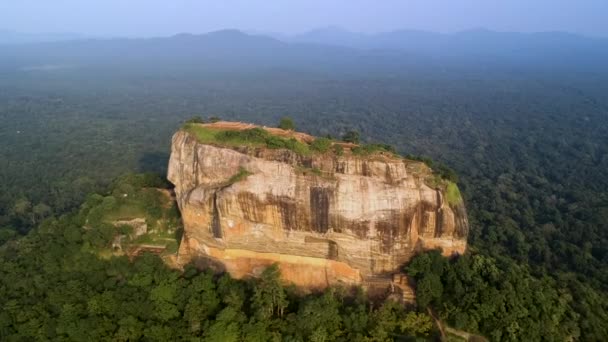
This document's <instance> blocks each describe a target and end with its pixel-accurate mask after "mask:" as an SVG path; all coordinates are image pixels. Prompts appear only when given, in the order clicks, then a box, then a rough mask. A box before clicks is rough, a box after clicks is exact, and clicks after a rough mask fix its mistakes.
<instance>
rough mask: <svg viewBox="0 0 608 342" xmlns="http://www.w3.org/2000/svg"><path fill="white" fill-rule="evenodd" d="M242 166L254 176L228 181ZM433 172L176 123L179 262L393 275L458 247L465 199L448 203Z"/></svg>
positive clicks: (246, 270) (344, 275)
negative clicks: (220, 139) (437, 251)
mask: <svg viewBox="0 0 608 342" xmlns="http://www.w3.org/2000/svg"><path fill="white" fill-rule="evenodd" d="M242 168H244V169H246V170H247V171H248V172H250V173H251V175H249V176H248V177H247V178H245V179H244V180H242V181H239V182H236V183H234V184H229V181H228V180H229V179H230V178H231V177H232V176H234V175H235V174H237V173H238V172H239V170H241V169H242ZM313 169H314V170H315V171H314V172H313V171H312V170H313ZM319 171H320V172H319ZM429 175H430V170H429V169H428V168H427V167H426V166H425V165H424V164H422V163H419V162H414V161H409V160H404V159H400V158H396V157H393V156H388V155H375V156H373V157H357V156H354V155H352V154H349V153H346V154H345V155H344V156H335V155H333V154H328V155H315V156H311V157H304V156H300V155H297V154H295V153H294V152H292V151H289V150H273V149H265V148H246V147H242V148H227V147H222V146H212V145H207V144H201V143H199V142H198V141H197V140H196V138H195V137H193V136H192V135H190V134H189V133H187V132H184V131H179V132H177V133H176V134H175V135H174V137H173V143H172V151H171V159H170V162H169V173H168V178H169V180H170V181H171V182H172V183H173V184H175V193H176V199H177V202H178V205H179V208H180V210H181V213H182V217H183V222H184V237H183V240H182V243H181V245H180V250H179V254H178V263H181V264H185V263H187V262H190V261H193V260H194V261H196V260H198V261H199V262H208V263H213V264H215V265H219V267H222V268H224V269H225V270H227V271H228V272H230V273H231V274H232V275H233V276H236V277H246V276H255V275H256V274H257V273H258V272H260V271H261V270H263V268H264V267H266V266H268V265H270V264H272V263H274V262H277V263H279V265H280V267H281V271H282V274H283V277H284V278H285V279H286V280H289V281H292V282H294V283H295V284H296V285H300V286H305V287H325V286H327V285H328V284H332V283H336V282H344V283H360V282H361V281H363V280H364V279H365V278H369V277H375V276H387V275H391V274H393V273H395V272H398V269H399V267H400V266H401V265H402V264H403V263H405V262H407V261H408V260H409V259H410V258H411V257H412V255H413V254H415V253H416V252H418V251H420V250H424V249H432V248H442V249H443V253H444V254H445V255H451V254H453V253H462V252H464V250H465V248H466V236H467V233H468V222H467V218H466V211H465V208H464V205H463V204H462V203H460V204H456V205H449V204H448V202H447V201H446V200H445V194H444V193H443V191H441V190H435V189H433V188H431V187H429V186H428V185H427V184H425V181H424V180H425V178H427V177H429Z"/></svg>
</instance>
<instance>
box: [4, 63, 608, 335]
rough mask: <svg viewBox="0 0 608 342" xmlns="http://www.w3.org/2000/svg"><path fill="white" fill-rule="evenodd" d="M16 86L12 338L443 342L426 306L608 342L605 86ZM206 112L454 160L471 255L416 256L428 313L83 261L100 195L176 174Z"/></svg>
mask: <svg viewBox="0 0 608 342" xmlns="http://www.w3.org/2000/svg"><path fill="white" fill-rule="evenodd" d="M0 89H2V91H0V122H2V124H1V125H0V242H5V241H9V240H10V242H8V243H5V244H4V246H3V247H2V249H1V258H2V259H1V260H2V262H1V264H2V265H1V267H2V280H1V285H0V293H1V294H2V296H1V297H2V305H3V308H4V309H3V310H2V313H1V317H0V337H1V338H0V339H2V340H4V339H8V340H19V338H17V335H19V336H27V337H29V338H30V339H45V338H51V339H60V338H65V339H73V340H82V339H101V338H102V336H103V337H105V338H107V339H124V340H127V339H131V340H132V339H137V338H144V339H150V340H153V339H157V340H162V339H163V336H165V337H166V336H179V337H183V338H189V337H191V336H194V337H203V338H208V339H210V340H213V338H216V339H220V340H229V337H224V336H223V335H215V334H232V335H230V336H247V337H251V336H254V335H255V334H259V335H255V336H259V337H258V339H259V340H271V339H272V338H279V336H281V337H282V338H283V339H285V340H289V339H288V338H287V336H292V337H293V340H301V339H304V340H306V339H310V340H317V341H323V340H328V341H329V340H338V339H343V340H356V339H360V340H362V339H363V338H364V337H365V336H367V337H369V338H371V339H373V338H377V339H382V338H389V339H396V338H399V337H400V336H405V335H408V336H414V335H415V336H419V337H421V338H426V337H428V336H432V334H435V333H436V331H434V330H433V329H432V328H428V329H427V330H425V331H415V330H412V328H411V320H415V321H416V320H420V321H422V322H427V321H428V317H427V316H425V314H426V311H425V309H426V308H427V307H431V308H432V309H433V310H434V311H435V312H436V313H437V315H438V316H439V317H440V318H441V319H442V320H444V321H446V322H447V323H448V324H450V325H451V326H453V327H455V328H459V329H464V330H467V331H471V332H477V333H480V334H482V335H484V336H486V337H488V338H490V339H492V340H541V339H546V340H564V339H568V338H570V337H571V338H574V339H578V340H589V341H594V340H606V339H607V338H608V325H607V324H606V322H608V299H606V298H608V287H607V286H608V285H607V284H608V227H607V224H606V222H608V178H607V177H606V170H608V99H607V98H606V96H605V94H606V93H607V91H608V76H607V75H604V74H602V73H593V74H591V73H584V72H575V71H569V72H562V73H560V74H559V75H557V74H555V73H544V72H534V71H530V70H507V69H504V70H497V69H492V70H485V71H484V70H482V69H481V68H480V69H470V68H443V69H439V68H437V69H436V68H431V67H427V68H420V69H419V70H416V69H407V70H401V71H400V72H395V73H372V72H367V71H366V70H359V71H352V72H349V73H344V72H336V73H331V72H320V71H319V72H306V73H302V72H298V71H295V70H288V69H285V70H283V69H276V70H262V71H259V72H254V71H249V72H242V73H213V72H196V71H192V72H188V73H181V72H179V71H175V72H162V71H146V72H142V71H133V72H122V71H121V72H116V70H113V69H103V68H82V69H78V68H66V69H59V70H50V71H44V70H42V71H40V70H33V71H10V72H9V71H3V73H2V75H1V77H0ZM197 115H198V116H201V117H210V116H218V117H221V118H224V119H229V120H242V121H251V122H255V123H259V124H266V125H276V123H277V122H278V121H279V119H280V118H281V117H283V116H289V117H292V118H293V119H294V121H295V124H296V126H297V127H298V129H299V130H302V131H307V132H310V133H312V134H316V135H319V136H325V135H328V134H329V135H332V136H334V137H339V136H342V135H343V134H344V133H346V132H348V131H351V130H353V131H358V132H360V134H361V140H362V142H364V143H368V142H382V143H387V144H391V145H393V146H395V147H396V148H397V150H398V152H400V153H402V154H412V155H424V156H429V157H430V158H432V159H433V160H435V161H438V162H441V163H443V164H446V165H448V166H449V167H451V168H453V169H455V170H456V171H457V173H458V175H459V185H460V189H461V191H462V194H463V196H464V198H465V202H466V205H467V208H468V211H469V218H470V221H471V233H470V237H469V244H470V248H469V252H468V253H467V255H465V256H462V257H460V258H457V259H454V260H450V261H448V260H444V259H441V260H437V258H436V257H434V256H433V254H432V253H431V254H429V255H423V256H422V257H420V260H419V259H416V260H415V261H414V263H413V264H412V265H411V266H410V267H409V268H408V272H410V274H412V276H414V277H415V278H416V279H418V283H419V290H418V298H419V299H418V300H419V303H418V304H419V308H417V310H418V311H416V310H410V311H405V310H404V309H403V308H398V307H393V306H391V305H392V304H388V303H387V304H384V305H383V304H379V303H376V305H374V306H371V307H372V308H373V309H372V310H370V309H369V308H370V303H367V302H365V301H363V300H362V299H357V298H356V296H355V297H352V296H347V295H344V294H341V293H340V291H339V290H336V289H334V290H331V291H328V292H327V293H325V294H317V295H312V296H309V297H304V298H300V297H297V296H296V295H295V294H294V293H292V292H291V291H292V290H290V289H284V288H282V287H280V288H281V290H280V291H284V292H281V293H284V296H285V301H284V302H281V304H280V305H282V306H283V307H284V308H285V309H284V310H278V309H279V306H273V305H274V304H272V305H270V306H264V305H269V304H268V303H264V304H262V303H261V302H260V301H263V299H262V298H258V297H259V296H261V295H258V297H256V293H257V292H256V291H258V292H260V291H261V292H263V291H266V290H261V289H260V288H261V287H264V286H270V287H272V288H273V291H274V290H277V289H276V286H275V285H276V284H275V283H274V280H272V279H274V278H273V277H275V276H276V274H273V273H272V270H271V271H269V273H268V277H269V279H266V280H261V281H260V282H251V283H242V282H238V281H234V280H230V279H229V278H227V277H222V278H217V279H216V278H214V277H212V276H211V275H209V274H206V273H198V272H196V271H194V270H189V271H187V272H186V273H184V274H179V273H176V272H175V271H172V270H170V269H168V268H165V267H164V266H163V265H162V262H161V261H160V259H159V258H158V257H153V256H145V257H141V258H136V259H135V261H134V262H133V263H129V262H128V259H127V258H126V257H116V258H110V259H108V260H106V259H100V258H97V257H96V256H95V255H94V254H91V253H90V252H88V251H87V250H86V249H84V250H83V247H82V246H83V245H85V244H84V242H86V239H87V237H86V236H84V235H82V232H80V229H81V227H82V224H83V222H82V220H83V217H81V215H82V214H81V210H80V208H81V205H82V204H83V203H86V200H87V197H88V196H89V195H90V194H91V193H100V194H102V195H103V196H107V195H108V194H110V193H111V192H112V187H113V186H114V185H113V182H114V180H115V179H117V177H119V176H120V175H123V174H126V173H130V172H154V173H156V174H159V175H164V172H165V170H166V164H167V160H168V152H169V146H170V138H171V134H172V133H173V132H174V131H175V130H176V129H177V128H178V127H180V126H181V125H182V124H183V122H184V121H185V120H186V119H188V118H190V117H192V116H197ZM35 227H37V228H35ZM34 228H35V229H34ZM30 231H31V232H30ZM28 232H30V233H29V234H28ZM21 235H27V236H25V237H21V238H19V237H18V236H21ZM102 241H105V240H102ZM104 243H107V241H105V242H104ZM425 265H427V266H425ZM428 265H433V266H432V267H430V268H429V267H428ZM265 281H267V284H266V285H264V282H265ZM268 284H271V285H268ZM272 284H274V285H272ZM277 291H278V290H277ZM281 296H283V295H281ZM192 298H200V300H198V299H197V300H195V301H193V300H192ZM256 298H258V299H256ZM256 301H257V302H256ZM190 302H197V303H199V304H200V305H199V307H196V308H194V307H190V306H189V304H188V303H190ZM201 303H206V304H205V305H203V304H201ZM192 305H194V304H192ZM319 307H322V308H323V310H321V309H317V308H319ZM269 308H270V309H269ZM328 308H331V309H328ZM265 310H266V311H265ZM280 311H281V312H282V313H283V314H280V313H279V312H280ZM260 315H262V316H260ZM263 315H269V316H263ZM307 315H308V316H307ZM323 315H327V316H323ZM408 315H409V316H408ZM260 317H265V319H261V318H260ZM268 317H270V318H268ZM266 318H268V319H266ZM407 322H410V323H407ZM408 324H410V325H408ZM425 324H426V323H425ZM414 325H415V326H425V325H424V324H418V323H416V324H414ZM426 333H428V334H431V335H425V334H426ZM82 334H88V335H82ZM175 334H177V335H175ZM179 334H184V335H179ZM188 334H191V335H188ZM375 334H378V335H375ZM425 336H426V337H425ZM27 337H25V339H28V338H27ZM251 339H254V338H253V337H251Z"/></svg>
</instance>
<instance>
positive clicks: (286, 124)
mask: <svg viewBox="0 0 608 342" xmlns="http://www.w3.org/2000/svg"><path fill="white" fill-rule="evenodd" d="M278 127H279V128H280V129H284V130H288V131H294V130H295V129H296V125H295V124H294V123H293V120H292V119H291V118H290V117H283V118H281V121H280V122H279V126H278Z"/></svg>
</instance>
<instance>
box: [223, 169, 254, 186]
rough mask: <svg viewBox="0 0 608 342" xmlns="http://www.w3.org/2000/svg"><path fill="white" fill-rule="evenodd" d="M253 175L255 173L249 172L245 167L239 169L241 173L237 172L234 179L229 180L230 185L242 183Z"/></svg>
mask: <svg viewBox="0 0 608 342" xmlns="http://www.w3.org/2000/svg"><path fill="white" fill-rule="evenodd" d="M252 174H253V173H251V172H249V171H247V169H245V168H244V167H242V166H241V167H240V168H239V172H237V173H236V174H234V175H233V176H232V177H230V179H229V180H228V184H234V183H237V182H240V181H242V180H244V179H245V178H247V177H248V176H250V175H252Z"/></svg>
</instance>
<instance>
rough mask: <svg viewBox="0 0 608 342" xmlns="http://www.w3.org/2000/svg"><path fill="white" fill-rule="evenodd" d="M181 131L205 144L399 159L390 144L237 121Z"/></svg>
mask: <svg viewBox="0 0 608 342" xmlns="http://www.w3.org/2000/svg"><path fill="white" fill-rule="evenodd" d="M182 129H183V130H184V131H186V132H188V133H190V134H192V135H193V136H194V137H196V138H197V140H198V141H200V142H201V143H204V144H214V145H222V146H232V147H236V146H251V147H266V148H270V149H288V150H290V151H293V152H295V153H297V154H298V155H303V156H309V155H313V154H326V153H332V154H335V155H338V156H339V155H342V154H343V153H344V152H345V151H347V152H348V153H351V154H353V155H357V156H371V155H379V154H382V155H384V156H391V157H399V156H398V155H397V154H396V152H395V150H394V149H393V148H392V147H391V146H389V145H383V144H369V145H359V144H354V143H349V142H342V141H337V140H333V139H329V138H316V137H313V136H311V135H308V134H304V133H299V132H295V131H293V130H285V129H280V128H266V127H264V128H262V127H259V126H254V125H249V124H241V123H236V122H225V121H220V122H216V123H209V124H200V123H187V124H185V125H184V127H183V128H182Z"/></svg>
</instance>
